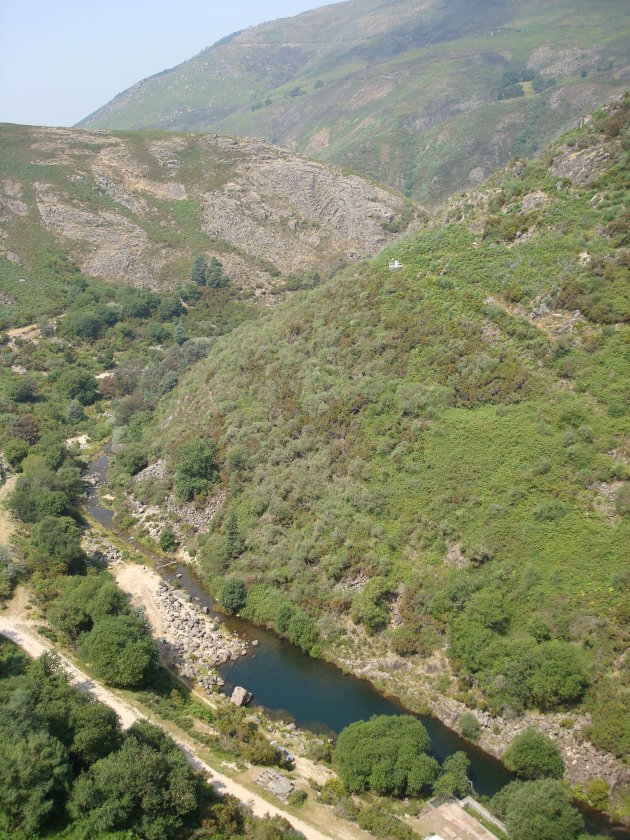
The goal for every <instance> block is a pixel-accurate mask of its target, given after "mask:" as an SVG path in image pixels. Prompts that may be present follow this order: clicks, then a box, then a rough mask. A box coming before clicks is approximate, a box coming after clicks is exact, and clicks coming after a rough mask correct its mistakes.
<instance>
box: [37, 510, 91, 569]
mask: <svg viewBox="0 0 630 840" xmlns="http://www.w3.org/2000/svg"><path fill="white" fill-rule="evenodd" d="M29 556H30V562H31V564H32V565H33V566H34V567H35V568H37V569H38V570H39V571H41V572H42V573H43V574H46V575H49V576H54V575H59V574H65V573H66V572H68V571H70V570H71V569H75V570H76V569H78V568H79V567H80V565H81V564H82V562H83V559H84V555H83V549H82V548H81V531H80V530H79V528H78V527H77V524H76V522H75V521H74V519H71V518H70V517H69V516H60V517H55V516H45V517H44V518H43V519H42V520H41V521H39V522H37V523H36V524H35V525H33V529H32V531H31V542H30V551H29Z"/></svg>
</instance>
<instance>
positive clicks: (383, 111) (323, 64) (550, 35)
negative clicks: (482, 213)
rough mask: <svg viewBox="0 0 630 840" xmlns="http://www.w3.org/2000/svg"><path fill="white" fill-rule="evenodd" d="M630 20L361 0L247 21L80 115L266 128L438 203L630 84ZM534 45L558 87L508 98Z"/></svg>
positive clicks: (534, 6)
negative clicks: (628, 79) (508, 84)
mask: <svg viewBox="0 0 630 840" xmlns="http://www.w3.org/2000/svg"><path fill="white" fill-rule="evenodd" d="M629 27H630V18H629V16H628V7H627V4H626V3H624V2H623V0H605V2H600V3H598V4H592V3H589V2H585V0H580V2H575V0H572V2H562V3H554V4H549V3H545V2H534V3H528V4H527V5H526V6H524V5H523V4H522V3H517V2H513V1H512V0H510V2H508V3H502V4H498V3H494V4H488V3H486V2H477V1H476V2H471V0H458V1H457V2H455V3H449V4H447V3H445V2H441V0H440V1H439V2H433V3H430V4H428V6H427V7H422V8H420V9H419V8H418V4H417V3H415V2H411V0H397V2H395V3H394V4H393V5H392V4H391V3H384V2H382V0H355V2H352V3H345V4H341V5H336V6H330V7H325V8H323V9H318V10H315V11H313V12H308V13H306V14H303V15H299V16H297V17H296V18H290V19H285V20H281V21H276V22H274V23H271V24H264V25H263V26H260V27H256V28H255V29H253V30H247V31H246V32H244V33H241V34H237V35H236V36H235V37H233V38H231V39H229V40H227V41H226V42H220V43H219V44H218V45H215V46H214V47H211V48H210V49H208V50H205V51H204V52H202V53H200V54H199V55H198V56H195V57H194V58H192V59H190V60H189V61H187V62H184V63H183V64H182V65H179V66H178V67H176V68H173V69H172V70H169V71H166V72H164V73H162V74H159V75H158V76H154V77H152V78H151V79H148V80H145V81H143V82H141V83H139V84H138V85H136V86H134V87H133V88H131V89H130V90H129V91H126V92H125V93H123V94H120V95H119V96H118V97H117V98H116V99H114V100H113V101H112V102H111V103H109V104H108V105H106V106H105V107H104V108H102V109H101V110H99V111H97V112H96V113H95V114H93V115H91V116H90V117H88V118H86V120H84V121H83V123H82V125H86V126H87V125H89V126H114V127H120V128H144V127H148V126H159V127H163V128H179V129H185V130H197V129H202V128H212V129H214V130H221V131H227V132H230V133H235V134H242V135H256V136H262V137H266V138H269V139H272V140H273V141H274V142H278V143H281V144H284V145H288V146H291V147H296V148H298V149H299V150H301V151H305V152H306V153H308V154H314V155H316V156H318V157H321V158H322V159H324V160H329V161H334V162H337V163H342V164H345V165H348V166H351V167H354V168H355V169H358V170H360V171H363V172H366V173H368V174H370V175H372V176H374V177H376V178H378V179H379V180H382V181H386V182H388V183H390V184H393V185H395V186H397V187H398V188H400V189H405V190H406V191H407V192H408V193H409V194H411V195H413V196H414V197H415V198H417V199H419V200H421V201H423V202H425V203H426V202H437V201H439V200H440V199H441V198H442V197H443V196H445V195H447V194H450V193H451V192H452V191H453V190H454V189H456V188H458V187H461V186H462V185H465V184H467V183H468V175H469V172H470V171H471V170H473V169H474V168H476V167H478V166H481V167H482V168H484V170H485V171H486V173H489V172H491V171H494V169H496V168H497V167H498V166H501V165H503V164H505V163H506V162H507V160H508V159H509V158H510V156H511V155H512V154H514V153H520V154H533V153H534V152H535V151H536V150H537V149H539V148H542V147H543V146H544V145H545V144H546V143H547V142H549V140H550V139H551V138H552V137H553V136H554V135H555V133H556V132H558V130H559V129H561V128H562V127H567V125H568V124H569V121H570V120H571V119H572V118H574V117H575V115H576V114H578V113H581V112H583V111H584V110H586V109H587V108H588V106H589V105H591V106H592V105H593V104H596V103H599V102H602V101H603V100H604V99H605V98H606V97H607V96H609V95H610V94H611V93H612V92H613V91H615V90H618V89H619V88H620V86H623V68H624V67H625V66H626V64H627V58H628V53H627V43H628V34H629ZM541 47H544V48H545V50H546V53H545V55H543V56H541V55H540V54H539V53H536V51H537V50H539V48H541ZM537 57H538V58H537ZM532 58H533V60H534V63H535V65H536V67H537V68H539V69H541V70H542V71H543V72H547V69H548V72H549V74H550V75H552V76H553V77H554V78H555V84H554V85H552V86H551V87H550V88H549V89H548V90H546V91H544V92H542V93H538V94H536V93H534V92H533V90H532V89H531V86H529V87H528V88H527V94H526V96H525V97H522V98H520V99H508V100H503V101H501V102H499V101H497V93H498V90H499V87H500V82H501V76H502V74H503V72H504V71H505V70H506V69H511V68H519V67H522V66H524V65H525V64H526V63H527V62H528V61H529V60H530V59H532ZM558 61H559V62H560V64H558V65H557V66H555V65H556V64H557V62H558ZM226 68H227V69H228V72H226ZM582 72H584V73H585V74H586V75H585V76H582ZM620 73H621V75H619V74H620ZM560 88H561V90H560ZM463 152H464V154H463Z"/></svg>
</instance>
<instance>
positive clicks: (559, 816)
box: [492, 779, 584, 840]
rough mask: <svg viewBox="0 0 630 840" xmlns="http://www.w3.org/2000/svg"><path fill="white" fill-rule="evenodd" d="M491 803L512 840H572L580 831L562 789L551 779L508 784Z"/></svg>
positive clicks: (581, 824) (576, 815)
mask: <svg viewBox="0 0 630 840" xmlns="http://www.w3.org/2000/svg"><path fill="white" fill-rule="evenodd" d="M492 802H493V805H494V806H495V807H496V809H497V811H498V812H499V814H500V815H501V816H502V817H503V819H504V822H505V825H506V828H507V830H508V834H509V835H510V837H511V838H512V840H576V838H577V837H578V836H579V834H580V832H581V831H582V830H583V828H584V821H583V820H582V817H581V816H580V814H579V812H578V811H577V810H576V809H575V808H574V807H573V806H572V805H571V803H570V802H569V798H568V796H567V793H566V791H565V789H564V787H563V786H562V784H561V783H560V782H558V781H555V780H553V779H538V780H537V781H532V782H511V783H510V784H509V785H507V786H506V787H504V788H503V790H501V791H499V793H497V794H496V796H494V798H493V800H492Z"/></svg>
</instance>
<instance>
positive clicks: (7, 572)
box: [0, 544, 18, 598]
mask: <svg viewBox="0 0 630 840" xmlns="http://www.w3.org/2000/svg"><path fill="white" fill-rule="evenodd" d="M17 576H18V570H17V566H16V565H15V563H14V562H13V556H12V554H11V550H10V549H9V546H8V545H2V544H0V598H8V597H9V595H10V594H11V591H12V589H13V586H14V584H15V582H16V580H17Z"/></svg>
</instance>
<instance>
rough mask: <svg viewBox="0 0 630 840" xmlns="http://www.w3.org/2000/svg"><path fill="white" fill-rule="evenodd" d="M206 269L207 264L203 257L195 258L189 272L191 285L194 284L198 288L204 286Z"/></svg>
mask: <svg viewBox="0 0 630 840" xmlns="http://www.w3.org/2000/svg"><path fill="white" fill-rule="evenodd" d="M207 268H208V263H207V262H206V259H205V257H202V256H201V255H200V256H198V257H195V261H194V263H193V267H192V271H191V272H190V279H191V280H192V281H193V283H196V284H197V285H198V286H205V285H206V270H207Z"/></svg>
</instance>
